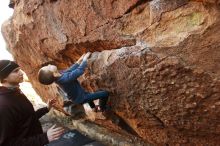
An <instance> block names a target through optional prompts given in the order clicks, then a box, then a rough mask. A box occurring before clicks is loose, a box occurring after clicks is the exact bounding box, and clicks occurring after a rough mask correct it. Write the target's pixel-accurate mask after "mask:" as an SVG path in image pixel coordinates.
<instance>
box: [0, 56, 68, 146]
mask: <svg viewBox="0 0 220 146" xmlns="http://www.w3.org/2000/svg"><path fill="white" fill-rule="evenodd" d="M0 81H1V84H2V86H0V146H44V145H46V144H48V143H49V142H51V141H53V140H56V139H58V138H59V137H60V135H61V134H63V132H64V130H63V128H61V127H58V128H56V127H55V126H53V127H51V128H50V129H49V130H48V131H47V133H43V130H42V127H41V124H40V122H39V120H38V119H39V118H41V117H42V116H43V115H44V114H46V113H47V112H49V110H50V108H51V107H52V106H53V104H54V103H55V100H50V101H49V102H48V107H45V108H41V109H39V110H37V111H36V112H35V111H34V108H33V106H32V104H31V102H30V101H29V100H28V99H27V97H26V96H25V95H24V94H23V93H22V92H21V90H20V89H19V83H21V82H23V73H22V72H21V70H20V68H19V66H18V65H17V64H16V63H15V62H13V61H9V60H0Z"/></svg>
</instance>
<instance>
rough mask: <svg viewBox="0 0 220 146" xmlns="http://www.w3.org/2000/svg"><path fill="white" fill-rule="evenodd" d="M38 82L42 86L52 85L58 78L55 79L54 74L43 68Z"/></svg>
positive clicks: (39, 73)
mask: <svg viewBox="0 0 220 146" xmlns="http://www.w3.org/2000/svg"><path fill="white" fill-rule="evenodd" d="M38 80H39V82H40V83H41V84H44V85H50V84H52V83H53V82H54V81H55V80H56V77H54V75H53V72H51V71H49V70H44V69H43V68H41V69H40V70H39V72H38Z"/></svg>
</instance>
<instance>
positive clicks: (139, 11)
mask: <svg viewBox="0 0 220 146" xmlns="http://www.w3.org/2000/svg"><path fill="white" fill-rule="evenodd" d="M219 14H220V7H219V2H218V1H214V0H213V1H211V0H210V1H208V0H204V1H199V0H198V1H196V0H195V1H193V0H191V1H190V0H182V1H179V0H74V1H67V0H64V1H61V0H53V1H52V0H20V1H17V3H16V6H15V11H14V14H13V17H12V18H11V19H10V20H8V21H7V22H5V23H4V25H3V27H2V32H3V34H4V37H5V39H6V41H7V43H8V46H9V48H10V51H11V52H12V54H13V56H14V57H15V59H16V61H17V62H18V63H19V65H20V66H21V67H22V69H23V70H24V71H25V72H26V73H27V75H28V77H29V78H30V80H31V82H32V83H33V86H34V88H35V89H36V90H37V91H38V93H39V94H40V95H41V96H42V98H44V99H47V98H49V97H51V96H57V91H56V88H55V86H54V85H52V86H42V85H40V84H39V83H38V82H37V71H38V70H39V68H40V66H41V65H42V64H44V63H47V62H50V61H52V62H54V63H55V64H57V65H58V67H59V68H60V69H63V68H66V67H68V66H70V65H71V64H72V63H74V61H76V60H77V59H78V58H79V56H80V55H82V54H83V53H85V52H87V51H91V52H93V54H92V56H91V58H90V59H89V63H88V70H87V71H86V73H85V74H84V76H83V77H82V78H81V79H80V80H81V82H82V84H83V86H84V87H85V88H86V89H87V90H88V91H95V90H98V89H106V90H108V91H110V92H111V103H112V105H113V111H114V112H116V113H117V114H118V115H120V117H122V118H123V119H124V120H125V121H126V122H127V123H128V125H129V126H130V127H131V128H132V129H133V130H134V131H135V132H136V133H137V134H138V135H139V136H140V137H141V138H142V139H143V140H144V141H148V142H151V143H153V144H155V145H164V144H169V145H175V144H186V145H187V144H191V145H219V144H220V143H219V139H220V136H219V134H220V126H219V125H220V122H219V121H220V99H219V98H220V80H219V75H220V65H219V62H220V39H219V38H220V17H219Z"/></svg>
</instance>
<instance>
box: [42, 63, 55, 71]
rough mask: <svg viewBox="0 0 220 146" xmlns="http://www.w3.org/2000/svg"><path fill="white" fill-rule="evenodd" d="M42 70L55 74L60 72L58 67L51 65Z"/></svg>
mask: <svg viewBox="0 0 220 146" xmlns="http://www.w3.org/2000/svg"><path fill="white" fill-rule="evenodd" d="M42 69H44V70H48V71H51V72H53V73H56V72H58V70H57V67H56V66H55V65H51V64H49V65H47V66H45V67H43V68H42Z"/></svg>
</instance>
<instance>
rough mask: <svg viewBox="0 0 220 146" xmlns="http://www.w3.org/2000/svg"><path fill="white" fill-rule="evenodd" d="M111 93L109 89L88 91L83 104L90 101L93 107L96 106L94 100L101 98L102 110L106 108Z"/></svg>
mask: <svg viewBox="0 0 220 146" xmlns="http://www.w3.org/2000/svg"><path fill="white" fill-rule="evenodd" d="M108 96H109V93H108V92H107V91H97V92H94V93H87V94H86V95H85V97H84V100H83V102H82V103H81V104H84V103H88V104H89V106H90V107H91V108H95V104H94V102H93V101H94V100H96V99H99V106H100V109H101V110H105V109H106V104H107V102H108Z"/></svg>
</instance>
